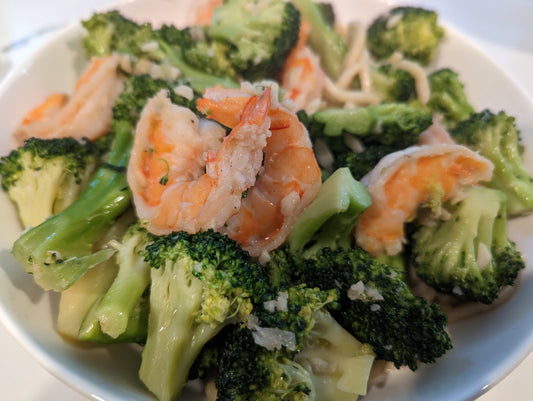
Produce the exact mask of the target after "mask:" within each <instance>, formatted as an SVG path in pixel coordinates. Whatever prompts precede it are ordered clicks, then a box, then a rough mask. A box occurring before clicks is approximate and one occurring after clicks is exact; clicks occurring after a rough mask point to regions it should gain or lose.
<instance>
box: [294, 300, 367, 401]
mask: <svg viewBox="0 0 533 401" xmlns="http://www.w3.org/2000/svg"><path fill="white" fill-rule="evenodd" d="M314 316H315V320H316V321H315V324H314V326H313V328H312V329H311V331H310V332H309V334H308V335H307V336H305V338H304V345H303V349H302V351H301V352H299V353H298V354H297V355H296V356H295V357H294V361H295V362H297V363H298V364H300V365H302V366H303V367H304V368H305V369H306V370H307V371H309V372H310V373H311V381H312V382H313V387H314V392H315V394H316V400H317V401H318V400H320V401H350V400H354V399H356V398H357V397H358V396H360V395H366V392H367V386H368V379H369V376H370V371H371V369H372V365H373V363H374V359H375V354H374V351H373V350H372V347H371V346H370V345H368V344H363V343H361V342H360V341H358V340H356V339H355V338H354V337H353V336H352V335H351V334H350V333H349V332H348V331H346V330H345V329H344V328H343V327H342V326H341V325H340V324H339V323H337V321H336V320H335V319H334V318H333V317H332V316H331V314H330V313H329V312H327V311H326V310H323V309H321V310H318V311H317V312H315V315H314ZM317 362H318V363H317Z"/></svg>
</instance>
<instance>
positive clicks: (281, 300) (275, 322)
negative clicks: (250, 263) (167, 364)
mask: <svg viewBox="0 0 533 401" xmlns="http://www.w3.org/2000/svg"><path fill="white" fill-rule="evenodd" d="M336 299H337V291H336V290H334V289H332V290H327V291H321V290H319V289H317V288H310V287H307V286H305V285H303V286H295V287H289V288H286V289H282V290H280V292H279V293H278V294H277V295H274V296H272V295H271V296H270V297H268V298H266V301H264V302H263V304H262V305H258V307H257V308H256V310H255V311H254V312H253V315H250V317H249V318H248V324H247V327H246V328H243V327H240V328H232V331H231V332H230V334H229V335H228V336H227V337H226V338H225V339H224V341H222V343H218V345H219V349H220V351H219V355H220V363H219V376H218V378H217V380H216V386H217V390H218V398H217V399H218V400H279V399H287V400H321V401H339V400H353V399H354V397H356V396H358V395H361V394H364V393H365V392H366V387H367V381H368V376H369V373H370V368H371V367H372V363H373V360H374V354H373V352H372V348H371V347H370V346H368V345H364V344H361V343H360V342H359V341H357V340H356V339H355V338H354V337H353V336H352V335H350V334H349V333H348V332H347V331H346V330H344V329H343V328H342V327H341V326H340V325H339V324H338V323H337V322H336V321H335V320H334V319H333V318H332V317H331V315H330V314H329V312H327V311H326V310H324V309H323V307H324V306H325V305H334V304H335V302H334V301H335V300H336ZM252 320H253V322H252ZM291 337H292V338H293V339H292V340H291ZM317 361H320V363H317Z"/></svg>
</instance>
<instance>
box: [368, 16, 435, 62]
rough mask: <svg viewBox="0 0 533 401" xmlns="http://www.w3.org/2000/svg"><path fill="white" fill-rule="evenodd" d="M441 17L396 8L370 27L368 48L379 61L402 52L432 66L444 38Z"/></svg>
mask: <svg viewBox="0 0 533 401" xmlns="http://www.w3.org/2000/svg"><path fill="white" fill-rule="evenodd" d="M437 20H438V14H437V13H436V12H435V11H432V10H426V9H424V8H420V7H396V8H393V9H391V10H389V11H388V12H387V13H385V14H383V15H380V16H378V17H377V18H376V19H375V20H374V21H373V22H372V23H371V24H370V26H369V27H368V30H367V45H368V48H369V50H370V52H371V53H372V54H373V55H374V56H375V57H376V58H378V59H384V58H387V57H389V56H391V55H392V54H393V53H394V52H400V53H401V54H403V55H404V57H406V58H408V59H412V60H415V61H418V62H419V63H421V64H423V65H427V64H429V63H430V62H431V61H432V60H433V59H434V58H435V56H436V54H437V52H438V49H439V45H440V43H441V41H442V38H443V37H444V29H443V28H442V27H441V26H440V25H439V24H438V21H437Z"/></svg>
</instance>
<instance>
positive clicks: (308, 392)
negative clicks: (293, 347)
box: [215, 327, 316, 401]
mask: <svg viewBox="0 0 533 401" xmlns="http://www.w3.org/2000/svg"><path fill="white" fill-rule="evenodd" d="M219 349H220V354H221V355H220V357H219V361H218V365H219V372H220V374H219V376H218V377H217V379H216V380H215V384H216V387H217V398H216V399H217V401H230V400H231V401H277V400H287V401H314V400H316V397H315V396H314V386H313V382H312V379H311V375H310V373H309V371H307V370H306V369H304V368H303V367H302V366H301V365H300V364H298V363H296V362H294V360H293V358H292V356H291V355H287V354H286V353H285V352H284V351H283V350H277V349H273V350H268V349H266V348H265V347H262V346H260V345H258V344H257V343H256V342H255V340H254V338H253V336H252V333H251V331H250V330H248V329H246V328H240V327H232V330H230V331H229V332H228V333H227V334H226V335H225V336H224V340H223V341H221V345H220V348H219Z"/></svg>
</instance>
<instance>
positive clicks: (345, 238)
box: [287, 168, 372, 255]
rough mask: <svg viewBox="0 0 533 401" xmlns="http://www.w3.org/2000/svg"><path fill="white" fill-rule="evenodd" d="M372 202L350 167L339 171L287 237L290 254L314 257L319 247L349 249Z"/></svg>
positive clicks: (325, 183)
mask: <svg viewBox="0 0 533 401" xmlns="http://www.w3.org/2000/svg"><path fill="white" fill-rule="evenodd" d="M371 203H372V199H371V198H370V194H369V193H368V191H367V190H366V188H365V186H364V185H363V184H361V183H360V182H359V181H356V180H355V179H354V178H353V177H352V175H351V174H350V171H349V170H348V169H347V168H340V169H338V170H336V171H335V172H334V173H333V174H332V175H331V176H330V177H328V179H327V180H326V181H324V183H323V184H322V186H321V187H320V190H319V191H318V194H317V195H316V197H315V199H314V200H313V202H312V203H311V204H310V205H309V206H308V207H307V208H306V209H305V210H304V211H303V213H302V214H301V215H300V217H299V218H298V220H297V221H296V222H295V224H294V225H293V228H292V230H291V232H290V234H289V237H288V238H287V242H288V244H289V246H290V249H291V252H293V253H303V254H304V255H309V254H314V253H316V252H317V250H318V249H317V247H329V248H337V247H341V248H343V249H348V248H350V246H351V244H352V242H353V240H352V231H353V227H354V225H355V222H356V221H357V220H358V219H359V216H361V214H362V213H363V212H364V211H365V210H366V209H367V208H368V207H369V206H370V204H371Z"/></svg>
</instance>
